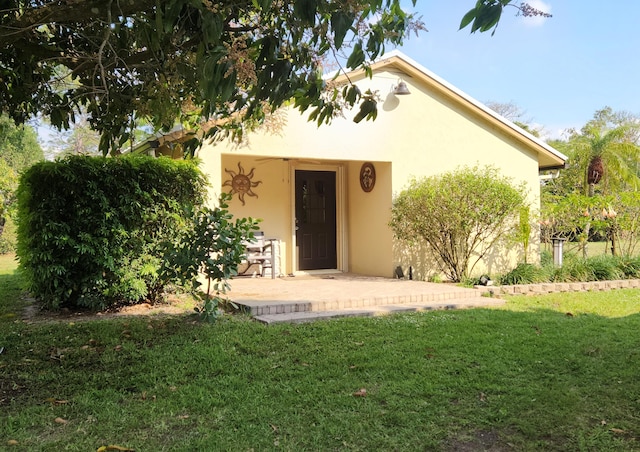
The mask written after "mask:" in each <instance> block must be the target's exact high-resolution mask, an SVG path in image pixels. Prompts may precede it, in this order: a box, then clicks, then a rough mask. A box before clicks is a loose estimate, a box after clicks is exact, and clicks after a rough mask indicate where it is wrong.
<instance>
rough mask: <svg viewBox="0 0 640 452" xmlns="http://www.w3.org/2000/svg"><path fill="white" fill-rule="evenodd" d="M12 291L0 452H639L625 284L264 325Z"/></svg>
mask: <svg viewBox="0 0 640 452" xmlns="http://www.w3.org/2000/svg"><path fill="white" fill-rule="evenodd" d="M2 268H3V267H2V264H0V269H2ZM20 293H21V291H20V281H19V279H18V276H17V275H14V274H12V272H11V270H8V269H6V268H5V269H4V270H0V308H1V309H2V310H1V312H2V314H1V315H0V347H3V348H4V349H3V352H2V354H0V410H1V411H0V412H2V416H0V450H2V448H3V447H6V448H7V449H10V450H29V451H31V450H44V451H59V450H77V451H90V450H94V451H95V450H97V449H98V448H100V447H101V446H107V445H119V446H122V447H127V448H131V449H135V450H137V451H162V450H167V451H182V450H184V451H195V450H202V451H209V450H233V451H236V450H291V451H297V450H362V451H372V450H401V451H405V450H420V451H424V450H435V451H437V450H442V451H476V450H494V451H507V450H518V451H520V450H525V451H526V450H530V451H538V450H554V451H556V450H557V451H566V450H585V451H607V450H610V451H632V450H640V385H639V384H638V381H639V380H638V369H639V368H640V335H639V334H638V331H640V291H637V290H620V291H615V292H610V293H602V292H599V293H590V294H562V295H549V296H541V297H524V296H523V297H517V298H512V299H510V300H509V302H508V303H507V305H506V306H505V308H503V309H476V310H467V311H440V312H430V313H421V314H410V315H397V316H388V317H377V318H351V319H340V320H332V321H320V322H316V323H311V324H302V325H276V326H269V327H266V326H263V325H261V324H258V323H255V322H253V321H251V320H248V319H247V318H244V317H224V318H223V319H222V320H221V321H220V322H218V323H216V324H213V325H211V324H205V323H201V322H198V321H196V319H195V318H194V317H191V316H174V317H159V316H155V317H146V318H135V319H133V318H132V319H98V320H91V321H87V320H84V321H73V319H72V320H66V321H55V322H51V321H50V322H42V321H38V322H32V323H30V322H25V321H22V320H19V318H20V316H19V312H18V311H19V307H20V305H21V303H24V302H21V301H19V299H20ZM14 308H15V309H14ZM9 314H15V315H9ZM15 443H17V445H15V446H13V447H9V446H8V445H9V444H15Z"/></svg>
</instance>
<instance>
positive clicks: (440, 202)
mask: <svg viewBox="0 0 640 452" xmlns="http://www.w3.org/2000/svg"><path fill="white" fill-rule="evenodd" d="M524 206H525V188H524V186H518V187H514V186H513V185H512V184H511V181H510V180H509V179H508V178H506V177H504V176H502V175H500V174H499V172H498V170H497V169H495V168H493V167H483V168H479V167H474V168H462V169H460V170H457V171H453V172H448V173H444V174H442V175H438V176H432V177H428V178H422V179H414V180H413V181H411V182H410V183H409V186H408V187H407V188H406V189H405V190H403V191H402V192H401V193H400V194H399V195H398V196H397V197H396V199H395V200H394V202H393V207H392V210H391V223H390V225H391V228H392V229H393V232H394V235H395V236H396V237H397V238H398V239H400V240H402V241H406V242H408V243H411V242H414V241H423V242H425V243H427V244H428V245H429V246H430V248H431V249H432V250H433V252H434V254H435V256H436V258H437V259H438V262H439V264H440V270H441V271H442V272H443V273H444V274H445V275H446V276H447V277H448V278H449V279H451V280H452V281H461V280H463V279H465V278H467V277H468V276H469V275H470V274H471V273H472V272H473V268H474V267H475V265H476V264H477V263H478V262H479V261H480V260H481V259H482V258H484V257H485V256H486V255H487V254H488V253H490V252H491V250H492V249H493V247H494V246H495V245H496V243H498V242H499V241H500V240H502V239H505V238H506V237H507V235H508V234H510V233H512V232H514V229H515V228H516V227H517V225H518V224H519V220H520V212H521V210H522V208H523V207H524Z"/></svg>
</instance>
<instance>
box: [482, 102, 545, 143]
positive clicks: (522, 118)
mask: <svg viewBox="0 0 640 452" xmlns="http://www.w3.org/2000/svg"><path fill="white" fill-rule="evenodd" d="M485 105H486V106H487V107H489V108H490V109H491V110H493V111H495V112H496V113H498V114H499V115H500V116H502V117H504V118H506V119H508V120H509V121H511V122H513V123H514V124H515V125H517V126H518V127H520V128H522V129H524V130H526V131H527V132H529V133H530V134H531V135H533V136H534V137H538V138H540V137H541V136H542V134H543V133H544V130H543V129H542V128H540V127H537V126H535V125H533V124H532V120H531V118H527V117H526V114H527V112H526V111H524V110H523V109H522V108H520V107H519V106H518V105H516V104H515V103H514V102H506V103H504V102H494V101H488V102H485Z"/></svg>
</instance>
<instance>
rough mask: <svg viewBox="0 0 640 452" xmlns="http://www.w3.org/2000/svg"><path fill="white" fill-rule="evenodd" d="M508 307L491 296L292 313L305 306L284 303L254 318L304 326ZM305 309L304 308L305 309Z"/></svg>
mask: <svg viewBox="0 0 640 452" xmlns="http://www.w3.org/2000/svg"><path fill="white" fill-rule="evenodd" d="M502 304H504V300H501V299H499V298H489V297H479V296H475V297H469V296H465V297H461V298H456V299H450V300H447V301H422V302H413V303H395V304H381V305H374V304H370V305H367V306H360V307H350V308H340V309H332V310H298V311H294V310H289V311H288V312H284V309H285V306H286V308H295V307H301V306H299V304H296V303H294V304H290V303H283V305H281V306H280V305H273V307H275V308H276V311H282V312H280V313H277V314H276V313H273V314H259V315H254V316H253V317H254V318H255V319H256V320H257V321H259V322H262V323H265V324H268V325H270V324H274V323H285V322H286V323H303V322H311V321H315V320H322V319H335V318H341V317H372V316H380V315H388V314H396V313H400V312H419V311H432V310H447V309H469V308H479V307H491V306H501V305H502ZM302 307H304V306H302Z"/></svg>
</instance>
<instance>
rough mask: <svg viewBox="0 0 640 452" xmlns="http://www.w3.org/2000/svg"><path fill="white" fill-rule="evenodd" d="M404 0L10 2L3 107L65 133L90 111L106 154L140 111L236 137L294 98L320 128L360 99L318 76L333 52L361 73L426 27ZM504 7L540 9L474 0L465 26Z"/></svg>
mask: <svg viewBox="0 0 640 452" xmlns="http://www.w3.org/2000/svg"><path fill="white" fill-rule="evenodd" d="M400 3H401V1H400V0H385V1H384V2H383V1H380V0H340V1H330V0H292V1H287V0H256V1H252V2H238V1H236V0H222V1H216V2H212V1H209V0H165V1H162V2H159V1H157V0H137V1H113V0H107V1H96V0H76V1H73V2H70V1H65V2H63V1H56V2H52V1H48V0H7V1H4V2H2V3H1V4H0V5H1V6H0V80H1V81H2V83H0V112H7V113H9V114H10V115H11V116H12V117H13V119H14V120H15V121H16V122H18V123H23V122H25V121H26V120H28V119H29V118H30V117H33V116H34V115H36V114H37V113H42V114H44V115H45V116H48V117H49V118H50V120H51V123H52V124H53V125H54V126H56V127H58V128H61V129H63V128H64V129H67V128H69V127H70V125H71V124H72V123H73V122H74V118H75V114H76V113H77V112H79V111H82V109H85V110H86V111H87V112H88V113H89V115H90V116H89V121H90V124H91V127H92V128H93V129H94V130H96V131H98V132H99V133H100V134H101V141H100V149H101V150H102V152H104V153H106V152H108V151H109V150H111V151H114V152H115V151H116V150H117V149H119V148H120V147H121V146H122V145H123V144H124V143H125V142H126V141H127V140H128V139H129V138H130V134H131V130H134V129H135V126H134V124H132V123H135V122H136V121H138V120H140V119H147V120H149V121H150V123H151V124H152V125H153V127H154V129H155V130H169V129H171V128H172V127H173V126H174V124H175V123H176V121H180V122H182V123H183V124H186V125H187V126H188V127H195V126H196V125H197V124H199V123H201V122H202V121H203V120H205V121H208V120H211V119H213V120H215V125H216V126H215V127H212V128H210V129H209V130H208V135H209V136H212V135H215V134H217V133H218V132H219V131H220V130H223V129H226V130H231V131H235V132H237V133H241V131H242V128H241V125H242V124H243V123H247V124H251V123H252V122H254V121H256V122H259V121H261V120H262V119H263V118H264V115H265V112H264V111H265V105H268V106H269V109H270V110H271V111H273V110H275V109H276V108H277V107H279V106H280V105H282V104H283V103H284V102H288V101H292V102H293V104H294V105H295V106H297V107H298V108H299V109H300V110H302V111H305V110H307V109H312V111H313V115H314V117H315V118H316V120H317V122H318V123H319V124H320V123H323V122H327V121H329V120H331V118H332V117H333V116H334V115H336V114H337V113H338V112H339V111H340V109H341V108H342V106H343V105H345V104H346V105H355V104H357V103H358V102H360V101H361V100H363V94H362V93H360V92H359V91H358V90H357V88H356V87H355V86H351V87H347V88H345V89H342V88H341V87H337V86H335V85H333V84H331V83H327V82H326V81H324V80H323V78H322V73H323V72H324V69H325V68H326V66H327V60H328V58H331V59H333V60H334V62H336V63H339V62H340V61H345V66H346V68H348V69H357V68H364V69H365V70H367V69H368V62H370V61H371V60H373V59H375V58H376V57H378V56H379V55H381V54H382V53H384V51H385V49H386V46H387V45H393V46H397V45H400V44H401V43H402V42H403V39H404V38H405V37H406V36H407V35H408V33H409V32H411V31H412V30H415V31H417V30H421V29H423V25H422V23H421V22H420V21H418V20H416V18H414V17H413V16H412V15H411V14H408V13H406V12H405V11H404V10H403V9H402V7H401V5H400ZM414 3H415V0H414ZM510 5H511V6H514V5H515V7H516V8H517V11H519V12H521V13H522V14H525V15H532V11H535V10H533V9H532V8H531V7H530V6H529V5H527V4H526V3H522V4H516V3H514V2H513V1H512V0H501V1H496V0H479V1H477V2H476V6H475V7H474V9H473V10H471V11H469V13H467V15H465V17H464V20H463V22H462V24H461V28H464V27H465V26H467V25H471V31H472V32H475V31H485V30H489V29H491V28H492V27H495V26H496V24H497V23H498V20H499V19H500V16H501V14H502V11H503V9H504V8H505V7H506V6H510ZM70 82H72V83H70ZM364 100H365V101H366V100H367V99H366V98H364ZM363 105H367V106H368V105H369V103H367V102H364V103H363ZM375 112H376V111H375V109H372V110H370V111H368V112H367V113H368V117H374V116H375ZM188 144H192V145H194V146H195V144H197V143H196V141H195V140H194V141H191V142H189V143H188ZM192 147H193V146H192Z"/></svg>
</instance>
